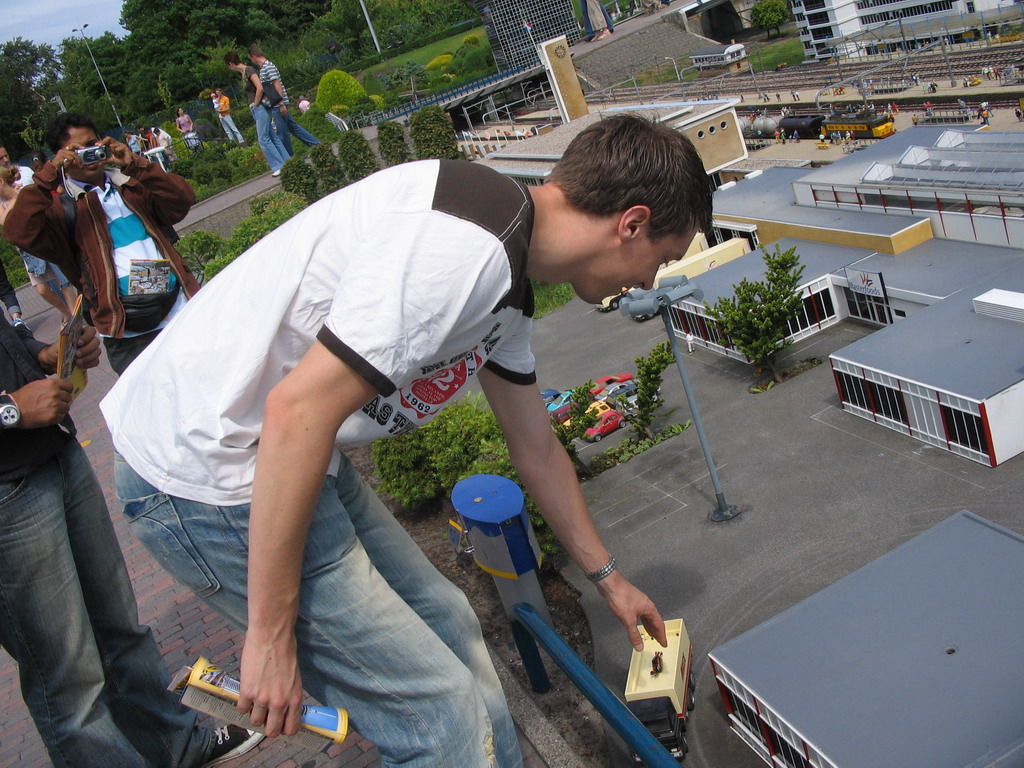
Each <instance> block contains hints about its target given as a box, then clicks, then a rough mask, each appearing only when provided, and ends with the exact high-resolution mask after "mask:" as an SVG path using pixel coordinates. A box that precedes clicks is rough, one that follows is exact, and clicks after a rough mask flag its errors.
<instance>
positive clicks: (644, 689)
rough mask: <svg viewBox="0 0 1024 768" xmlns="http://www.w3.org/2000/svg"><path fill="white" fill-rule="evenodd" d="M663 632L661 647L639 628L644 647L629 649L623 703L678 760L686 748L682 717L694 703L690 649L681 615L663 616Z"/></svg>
mask: <svg viewBox="0 0 1024 768" xmlns="http://www.w3.org/2000/svg"><path fill="white" fill-rule="evenodd" d="M665 634H666V636H667V638H668V647H667V648H662V647H661V645H660V644H659V643H658V641H657V640H654V639H653V638H652V637H651V636H650V635H649V634H647V632H646V631H645V630H644V629H643V628H641V629H640V636H641V638H643V641H644V649H643V650H642V651H633V657H632V658H631V659H630V662H629V674H628V675H627V677H626V696H625V697H626V706H627V707H628V708H629V711H630V712H632V713H633V714H634V715H635V716H636V718H637V719H638V720H639V721H640V722H641V723H643V725H644V727H646V728H647V730H648V731H650V732H651V734H652V735H653V736H654V737H655V738H656V739H657V740H658V741H659V742H660V743H661V745H662V746H664V747H665V748H666V749H667V750H668V751H669V752H671V753H672V757H674V758H675V759H676V760H682V759H683V755H685V754H686V750H687V746H686V736H685V732H686V719H687V715H688V714H689V712H690V711H691V710H692V709H693V705H694V698H693V691H694V685H693V671H692V669H691V662H692V656H691V650H692V649H691V647H690V636H689V635H688V634H687V633H686V624H685V623H684V622H683V620H682V619H669V620H667V621H666V622H665ZM633 758H634V759H637V757H636V755H633ZM638 762H639V760H638Z"/></svg>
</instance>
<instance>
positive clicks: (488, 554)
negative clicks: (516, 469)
mask: <svg viewBox="0 0 1024 768" xmlns="http://www.w3.org/2000/svg"><path fill="white" fill-rule="evenodd" d="M452 504H453V505H454V507H455V511H456V512H458V513H459V515H460V516H461V517H462V522H463V524H464V525H463V529H464V530H465V531H466V533H467V534H468V535H469V541H470V543H471V544H472V545H473V559H474V560H476V564H477V565H479V566H480V567H481V568H483V569H484V570H485V571H487V572H488V573H489V574H491V575H492V576H496V577H498V578H502V579H518V578H519V577H521V576H522V575H523V574H526V573H532V572H533V571H536V570H537V568H539V567H540V563H541V556H540V546H539V545H538V544H537V539H536V537H535V536H534V535H533V527H532V526H531V525H530V518H529V515H527V513H526V504H525V502H524V500H523V492H522V491H521V490H520V489H519V486H518V485H516V484H515V483H513V482H512V481H511V480H509V479H508V478H507V477H500V476H498V475H473V476H472V477H467V478H466V479H465V480H462V481H460V482H458V483H456V484H455V488H453V489H452Z"/></svg>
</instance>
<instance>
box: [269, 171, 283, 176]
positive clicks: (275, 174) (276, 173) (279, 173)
mask: <svg viewBox="0 0 1024 768" xmlns="http://www.w3.org/2000/svg"><path fill="white" fill-rule="evenodd" d="M270 175H271V176H274V177H277V176H280V175H281V170H280V169H278V170H276V171H274V172H273V173H272V174H270Z"/></svg>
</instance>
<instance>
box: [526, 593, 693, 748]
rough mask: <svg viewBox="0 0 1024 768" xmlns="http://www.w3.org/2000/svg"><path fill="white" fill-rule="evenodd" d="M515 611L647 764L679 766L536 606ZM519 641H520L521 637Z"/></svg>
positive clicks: (538, 659) (537, 660)
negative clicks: (550, 624) (547, 621)
mask: <svg viewBox="0 0 1024 768" xmlns="http://www.w3.org/2000/svg"><path fill="white" fill-rule="evenodd" d="M512 611H513V613H514V614H515V619H516V621H514V622H513V627H515V625H516V624H520V625H521V626H522V627H524V628H525V629H526V630H527V631H529V633H530V635H532V636H533V638H534V640H536V641H537V642H538V643H540V644H541V645H542V646H543V647H544V650H545V651H547V653H548V655H549V656H550V657H551V658H552V660H554V662H555V663H556V664H557V665H558V666H559V667H560V668H561V669H562V671H563V672H565V674H567V675H568V676H569V679H570V680H572V681H573V682H574V683H575V684H576V687H577V688H579V689H580V691H581V692H582V693H583V695H584V696H586V697H587V698H588V699H590V702H591V704H593V705H594V706H595V707H596V708H597V711H598V712H600V713H601V716H602V717H603V718H604V719H605V720H606V721H607V722H608V724H609V725H610V726H611V727H612V728H614V729H615V731H616V732H617V733H618V734H619V735H620V736H621V737H622V738H623V740H624V741H625V742H626V744H628V745H629V748H630V749H632V750H633V751H634V752H635V753H636V755H637V757H639V758H640V760H642V761H643V762H644V764H645V765H647V766H649V768H679V766H680V763H679V762H677V761H676V759H675V758H674V757H672V755H670V754H669V752H668V750H667V749H665V748H664V747H663V746H662V745H661V744H660V743H659V742H658V740H657V739H656V738H654V736H652V735H651V732H650V731H648V730H647V729H646V728H645V727H644V726H643V724H642V723H641V722H640V721H639V720H637V719H636V717H635V716H634V715H633V713H632V712H630V711H629V710H628V709H627V708H626V705H625V704H623V703H622V702H621V701H619V700H618V699H617V698H616V697H615V696H614V695H613V694H612V692H611V691H610V690H608V686H607V685H605V684H604V683H603V682H601V680H600V679H599V678H598V677H597V675H596V674H594V671H593V670H592V669H591V668H590V667H588V666H587V665H586V664H584V663H583V661H582V660H581V659H580V657H579V656H577V655H576V653H575V651H573V649H572V648H570V647H569V644H568V643H566V642H565V640H563V639H562V638H561V637H559V636H558V633H557V632H555V630H553V629H552V628H551V627H550V626H548V625H547V624H546V623H545V622H544V620H543V619H542V618H541V617H540V614H539V613H537V609H536V608H534V607H533V606H532V605H529V604H527V603H517V604H516V605H514V606H513V607H512ZM517 645H519V643H518V638H517ZM520 653H522V646H520ZM534 657H535V661H531V662H530V663H536V664H541V661H540V656H539V655H536V654H534ZM523 664H524V666H527V674H528V675H529V676H530V680H531V681H532V680H533V679H534V674H536V672H531V671H530V669H529V668H528V662H527V659H526V657H525V656H524V658H523ZM541 672H543V669H542V670H541ZM544 678H545V679H546V678H547V674H546V673H544Z"/></svg>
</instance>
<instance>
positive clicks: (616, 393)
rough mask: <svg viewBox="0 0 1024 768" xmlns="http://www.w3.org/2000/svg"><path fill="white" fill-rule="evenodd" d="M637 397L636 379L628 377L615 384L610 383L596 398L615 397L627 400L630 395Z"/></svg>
mask: <svg viewBox="0 0 1024 768" xmlns="http://www.w3.org/2000/svg"><path fill="white" fill-rule="evenodd" d="M631 395H632V396H633V397H634V399H635V397H636V381H634V380H633V379H628V380H626V381H618V382H616V383H614V384H609V385H608V386H607V387H605V388H604V390H603V391H602V392H601V393H600V394H599V395H597V396H596V397H595V398H594V399H595V400H607V399H608V398H610V397H613V398H615V399H617V400H626V399H628V398H629V397H630V396H631Z"/></svg>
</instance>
